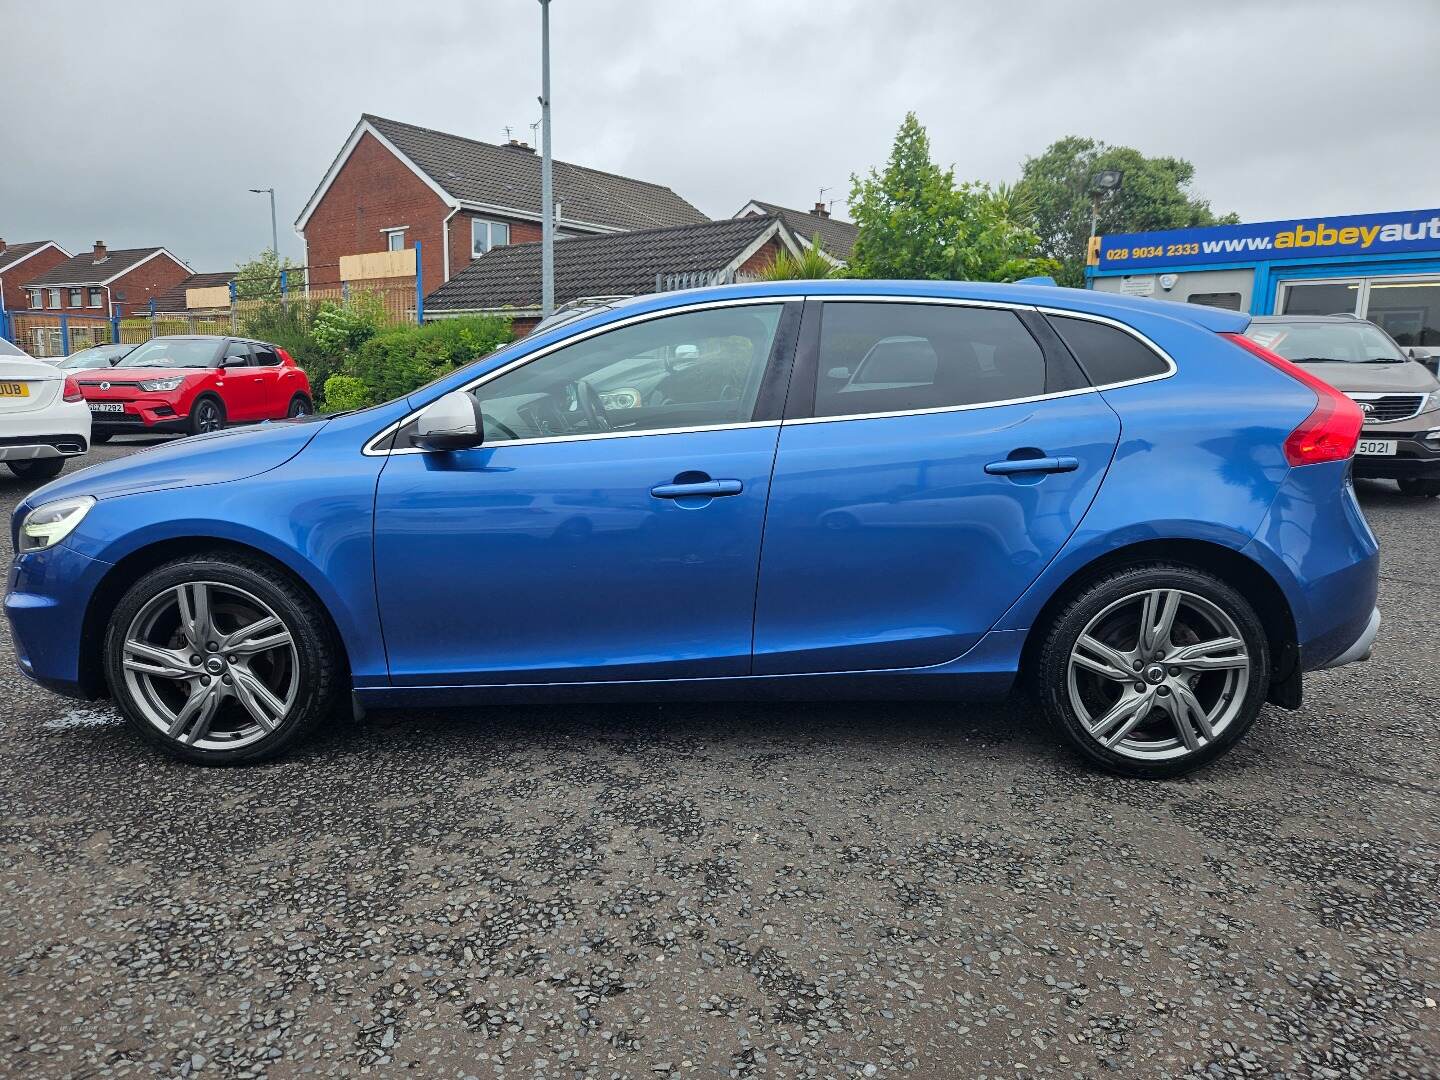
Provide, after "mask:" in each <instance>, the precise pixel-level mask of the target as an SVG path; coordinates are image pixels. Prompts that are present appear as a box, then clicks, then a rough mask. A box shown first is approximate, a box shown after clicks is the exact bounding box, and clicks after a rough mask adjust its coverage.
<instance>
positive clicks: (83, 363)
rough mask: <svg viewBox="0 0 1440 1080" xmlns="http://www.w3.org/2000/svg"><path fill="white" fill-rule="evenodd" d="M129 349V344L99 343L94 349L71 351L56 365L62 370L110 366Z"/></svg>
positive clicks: (82, 369)
mask: <svg viewBox="0 0 1440 1080" xmlns="http://www.w3.org/2000/svg"><path fill="white" fill-rule="evenodd" d="M129 349H130V346H128V345H97V346H96V347H95V348H93V349H85V350H83V351H82V352H77V353H71V354H70V355H69V356H67V357H66V358H65V359H64V361H62V362H61V363H59V364H57V365H56V366H57V367H58V368H59V369H60V370H61V371H88V370H90V369H92V368H103V367H109V366H110V365H111V364H113V363H115V359H116V357H120V356H124V355H125V353H126V352H128V351H129Z"/></svg>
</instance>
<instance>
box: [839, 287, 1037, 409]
mask: <svg viewBox="0 0 1440 1080" xmlns="http://www.w3.org/2000/svg"><path fill="white" fill-rule="evenodd" d="M1043 393H1045V354H1044V353H1043V352H1042V351H1041V349H1040V346H1039V344H1037V343H1036V341H1035V339H1034V338H1033V337H1031V336H1030V332H1029V331H1028V330H1026V329H1025V326H1024V324H1023V323H1021V322H1020V319H1019V318H1018V317H1017V316H1016V315H1015V313H1014V312H1012V311H1003V310H997V309H993V308H970V307H959V306H954V305H948V304H884V303H880V304H876V303H860V302H856V303H841V302H833V301H832V302H830V303H827V304H826V305H825V309H824V315H823V317H822V319H821V323H820V365H819V372H818V375H817V378H816V385H815V415H816V416H853V415H860V414H865V413H886V412H908V411H912V410H916V409H944V408H952V407H955V406H959V405H983V404H986V403H989V402H996V401H1009V400H1011V399H1014V398H1026V397H1036V396H1038V395H1040V394H1043Z"/></svg>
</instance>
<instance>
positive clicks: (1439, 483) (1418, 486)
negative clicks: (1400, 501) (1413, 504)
mask: <svg viewBox="0 0 1440 1080" xmlns="http://www.w3.org/2000/svg"><path fill="white" fill-rule="evenodd" d="M1395 482H1396V483H1397V484H1399V485H1400V494H1401V495H1411V496H1414V497H1416V498H1421V499H1433V498H1434V497H1435V496H1436V495H1440V478H1431V477H1424V478H1421V477H1418V476H1407V477H1405V479H1403V480H1397V481H1395Z"/></svg>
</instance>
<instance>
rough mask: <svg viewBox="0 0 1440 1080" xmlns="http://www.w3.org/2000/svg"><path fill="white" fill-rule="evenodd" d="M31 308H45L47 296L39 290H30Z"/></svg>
mask: <svg viewBox="0 0 1440 1080" xmlns="http://www.w3.org/2000/svg"><path fill="white" fill-rule="evenodd" d="M30 306H31V307H33V308H43V307H44V306H45V294H44V293H43V292H41V291H40V290H39V289H31V290H30Z"/></svg>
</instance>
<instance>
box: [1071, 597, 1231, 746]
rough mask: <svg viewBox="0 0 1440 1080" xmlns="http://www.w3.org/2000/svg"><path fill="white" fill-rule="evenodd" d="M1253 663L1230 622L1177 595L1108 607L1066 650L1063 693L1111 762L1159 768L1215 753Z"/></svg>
mask: <svg viewBox="0 0 1440 1080" xmlns="http://www.w3.org/2000/svg"><path fill="white" fill-rule="evenodd" d="M1252 663H1253V661H1252V658H1251V656H1250V652H1249V649H1248V648H1247V647H1246V644H1245V640H1244V637H1243V635H1242V634H1241V632H1240V628H1239V626H1238V625H1237V624H1236V622H1235V620H1234V618H1232V617H1231V616H1230V615H1229V614H1228V613H1226V612H1225V611H1224V610H1223V609H1222V608H1220V607H1219V606H1218V605H1217V604H1215V603H1214V602H1212V601H1210V600H1207V599H1206V598H1205V597H1203V596H1200V595H1198V594H1196V593H1193V592H1187V591H1185V590H1183V589H1147V590H1144V591H1141V592H1136V593H1132V594H1131V595H1129V596H1126V597H1123V598H1121V599H1120V600H1117V601H1115V602H1114V603H1112V604H1110V605H1108V606H1107V607H1106V608H1104V609H1103V610H1102V611H1101V612H1100V613H1099V614H1098V615H1096V616H1095V617H1094V618H1093V619H1091V620H1090V621H1089V622H1088V623H1087V624H1086V626H1085V629H1084V630H1083V631H1082V632H1081V634H1080V636H1079V637H1078V638H1077V639H1076V641H1075V644H1074V646H1073V647H1072V648H1071V650H1070V659H1069V664H1068V672H1067V686H1066V689H1067V692H1068V694H1069V698H1070V704H1071V707H1072V708H1073V709H1074V710H1075V713H1076V715H1077V716H1078V717H1079V719H1080V722H1081V724H1082V725H1083V726H1084V728H1085V730H1086V731H1087V732H1088V733H1089V735H1090V737H1091V738H1093V739H1094V740H1095V741H1096V742H1097V743H1099V744H1100V745H1101V746H1103V747H1105V748H1106V749H1107V750H1110V751H1112V752H1113V753H1117V754H1121V755H1123V756H1125V757H1129V758H1134V759H1137V760H1142V761H1161V760H1166V759H1173V758H1178V757H1183V756H1185V755H1187V754H1192V753H1195V752H1197V751H1199V750H1201V749H1203V748H1204V747H1206V746H1209V745H1210V744H1212V743H1213V742H1214V741H1215V740H1216V739H1217V738H1219V737H1220V736H1221V734H1222V733H1223V732H1224V731H1225V729H1226V728H1227V727H1229V726H1230V724H1231V723H1232V722H1234V720H1235V718H1236V717H1237V716H1238V715H1239V714H1240V712H1241V709H1242V707H1243V704H1244V701H1245V692H1246V689H1247V688H1248V687H1249V685H1250V674H1251V665H1252Z"/></svg>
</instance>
